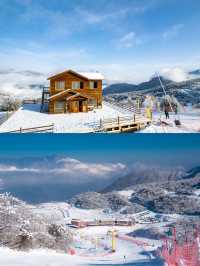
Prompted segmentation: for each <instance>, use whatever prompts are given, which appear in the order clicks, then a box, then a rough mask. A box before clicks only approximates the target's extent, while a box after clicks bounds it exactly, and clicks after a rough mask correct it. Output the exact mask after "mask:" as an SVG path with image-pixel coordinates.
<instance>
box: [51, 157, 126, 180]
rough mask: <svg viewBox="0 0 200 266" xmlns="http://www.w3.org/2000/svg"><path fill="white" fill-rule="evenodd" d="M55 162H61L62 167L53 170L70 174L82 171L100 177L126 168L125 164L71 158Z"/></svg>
mask: <svg viewBox="0 0 200 266" xmlns="http://www.w3.org/2000/svg"><path fill="white" fill-rule="evenodd" d="M57 163H58V164H59V163H61V165H62V166H63V167H61V168H56V169H55V170H53V171H55V172H59V173H62V172H63V173H65V172H66V173H71V174H73V173H76V172H83V173H84V174H89V175H96V176H100V177H101V178H106V177H107V175H110V174H112V173H117V172H121V171H124V170H125V169H126V166H125V165H124V164H121V163H116V164H111V163H110V164H109V163H104V164H102V163H85V162H81V161H78V160H75V159H71V158H64V159H61V160H59V161H57Z"/></svg>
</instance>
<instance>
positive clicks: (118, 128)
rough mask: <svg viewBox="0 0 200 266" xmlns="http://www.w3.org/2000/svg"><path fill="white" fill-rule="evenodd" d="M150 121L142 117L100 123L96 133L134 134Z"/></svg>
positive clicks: (113, 119) (121, 118)
mask: <svg viewBox="0 0 200 266" xmlns="http://www.w3.org/2000/svg"><path fill="white" fill-rule="evenodd" d="M150 123H151V121H150V120H149V119H146V118H145V117H143V116H136V115H134V116H127V117H117V118H111V119H104V120H101V121H100V127H99V129H98V130H97V131H96V132H107V133H123V132H124V133H125V132H135V131H139V130H142V129H144V128H146V127H147V126H148V125H149V124H150Z"/></svg>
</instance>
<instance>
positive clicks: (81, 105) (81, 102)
mask: <svg viewBox="0 0 200 266" xmlns="http://www.w3.org/2000/svg"><path fill="white" fill-rule="evenodd" d="M79 112H83V101H79Z"/></svg>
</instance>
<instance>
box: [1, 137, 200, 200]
mask: <svg viewBox="0 0 200 266" xmlns="http://www.w3.org/2000/svg"><path fill="white" fill-rule="evenodd" d="M199 158H200V138H199V136H198V135H192V136H191V135H190V136H189V135H182V134H181V135H180V134H178V135H174V134H173V135H160V136H159V135H140V134H130V135H129V134H128V135H117V136H115V135H113V136H109V137H108V136H106V135H103V134H102V135H94V134H93V135H65V136H64V135H57V136H54V137H53V138H52V136H51V135H46V134H45V135H43V136H42V135H40V136H39V135H32V136H28V135H23V136H21V135H12V136H10V135H2V136H1V151H0V193H1V192H5V191H7V192H11V193H12V194H13V195H16V196H17V197H20V198H22V199H24V200H27V201H30V202H43V201H48V200H65V199H67V198H69V197H71V196H73V195H75V194H77V193H80V192H83V191H94V190H97V191H99V190H101V189H103V188H104V187H106V186H108V185H109V184H111V183H112V182H113V181H114V180H116V179H118V178H119V177H122V176H125V175H130V174H131V175H134V176H136V177H138V176H139V177H140V178H141V179H142V177H143V176H146V174H147V173H148V174H149V173H152V171H153V172H154V173H155V172H156V173H158V178H159V176H163V175H164V176H166V174H168V173H170V174H171V173H172V171H173V172H176V173H177V172H178V173H181V174H182V173H185V171H187V170H189V169H191V168H193V167H197V166H199V165H200V159H199Z"/></svg>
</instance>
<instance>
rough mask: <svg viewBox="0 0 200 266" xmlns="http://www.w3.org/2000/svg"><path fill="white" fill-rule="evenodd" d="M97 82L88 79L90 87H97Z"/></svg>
mask: <svg viewBox="0 0 200 266" xmlns="http://www.w3.org/2000/svg"><path fill="white" fill-rule="evenodd" d="M97 88H98V82H97V81H90V89H97Z"/></svg>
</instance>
